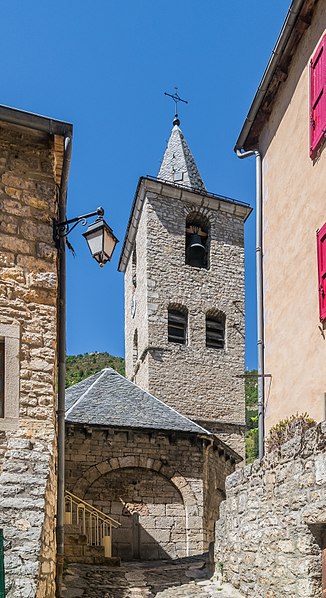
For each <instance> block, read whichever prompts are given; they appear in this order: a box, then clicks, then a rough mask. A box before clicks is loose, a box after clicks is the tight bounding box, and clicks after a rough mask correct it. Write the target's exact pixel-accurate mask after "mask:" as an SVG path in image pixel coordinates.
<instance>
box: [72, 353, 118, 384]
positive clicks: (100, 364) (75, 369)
mask: <svg viewBox="0 0 326 598" xmlns="http://www.w3.org/2000/svg"><path fill="white" fill-rule="evenodd" d="M103 368H113V369H114V370H116V371H117V372H119V374H122V375H123V376H124V373H125V360H124V359H123V357H114V356H113V355H110V354H109V353H98V352H96V353H84V355H67V358H66V370H67V371H66V388H68V386H72V385H73V384H77V382H80V381H81V380H84V378H88V376H91V375H92V374H96V372H99V371H100V370H103Z"/></svg>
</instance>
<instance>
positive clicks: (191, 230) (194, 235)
mask: <svg viewBox="0 0 326 598" xmlns="http://www.w3.org/2000/svg"><path fill="white" fill-rule="evenodd" d="M208 258H209V222H208V220H207V219H206V218H204V217H203V216H202V215H201V214H198V213H193V214H189V215H188V217H187V220H186V264H187V265H188V266H194V267H196V268H208V261H209V260H208Z"/></svg>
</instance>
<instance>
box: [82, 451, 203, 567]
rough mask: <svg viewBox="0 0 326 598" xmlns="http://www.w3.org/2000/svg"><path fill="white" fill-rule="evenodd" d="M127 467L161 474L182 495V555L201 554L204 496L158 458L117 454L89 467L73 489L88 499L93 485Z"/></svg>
mask: <svg viewBox="0 0 326 598" xmlns="http://www.w3.org/2000/svg"><path fill="white" fill-rule="evenodd" d="M128 468H129V469H130V468H135V469H145V470H148V471H149V472H152V473H153V474H155V473H156V474H159V475H160V476H162V477H163V478H165V480H166V481H167V482H169V483H170V484H171V485H172V487H173V488H174V489H175V490H176V491H177V492H178V494H179V495H180V498H181V501H182V504H183V508H184V542H185V544H184V554H183V555H180V556H191V555H193V554H198V552H202V550H203V548H202V544H201V541H200V538H201V537H202V532H203V528H202V526H203V512H202V511H203V509H202V500H201V499H202V497H201V495H200V496H198V497H197V496H196V494H195V493H194V491H193V489H192V488H191V485H190V484H189V482H188V481H187V479H186V478H185V477H184V476H183V475H181V474H180V473H179V472H178V471H176V470H174V469H173V468H171V467H169V466H168V465H165V464H164V463H163V462H162V461H161V460H159V459H152V458H148V457H143V456H138V455H132V456H128V457H115V458H111V459H109V460H108V461H102V462H100V463H98V464H96V465H93V466H91V467H89V469H88V470H87V471H86V472H85V473H84V475H83V476H82V477H81V478H80V479H79V480H78V482H77V484H75V486H74V489H73V492H74V494H76V495H77V496H79V497H80V498H82V499H85V500H87V493H88V491H89V490H90V489H91V486H92V485H93V484H94V483H96V482H97V481H98V480H99V479H100V478H101V477H102V476H105V475H106V474H110V473H112V472H115V471H118V470H123V469H128ZM113 516H114V514H113ZM177 556H178V555H177ZM159 558H162V557H159ZM163 558H166V557H163Z"/></svg>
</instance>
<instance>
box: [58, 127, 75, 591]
mask: <svg viewBox="0 0 326 598" xmlns="http://www.w3.org/2000/svg"><path fill="white" fill-rule="evenodd" d="M71 148H72V138H71V136H66V137H65V152H64V163H63V168H62V174H61V183H60V192H59V222H63V221H64V220H66V199H67V188H68V176H69V167H70V160H71ZM58 335H59V339H58V403H57V418H58V423H57V425H58V430H57V434H58V465H57V467H58V469H57V471H58V487H57V527H56V537H57V578H56V596H57V598H61V595H62V576H63V560H64V514H65V382H66V238H65V237H60V240H59V310H58Z"/></svg>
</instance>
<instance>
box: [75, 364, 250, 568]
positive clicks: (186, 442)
mask: <svg viewBox="0 0 326 598" xmlns="http://www.w3.org/2000/svg"><path fill="white" fill-rule="evenodd" d="M239 461H241V458H240V457H239V455H237V454H236V453H235V452H234V451H233V450H232V449H230V448H229V447H228V446H227V445H225V444H224V443H223V442H222V441H220V440H219V439H217V438H216V437H215V436H214V435H213V434H211V433H210V432H208V431H207V430H205V429H204V428H202V427H200V426H199V425H197V424H196V423H194V422H192V421H191V420H189V419H187V418H186V417H184V416H182V415H180V413H178V412H177V411H176V410H175V409H172V408H171V407H168V406H167V405H165V404H164V403H163V402H162V401H160V400H158V399H156V398H155V397H154V396H152V395H150V394H149V393H147V392H146V391H144V390H142V389H141V388H139V387H138V386H137V385H135V384H134V383H132V382H129V381H128V380H127V379H126V378H124V377H123V376H121V375H120V374H118V373H117V372H116V371H115V370H112V369H111V368H107V369H104V370H102V371H101V372H99V373H97V374H94V375H93V376H90V377H89V378H87V379H86V380H83V381H82V382H80V383H78V384H75V385H74V386H72V387H71V388H69V389H68V390H67V391H66V489H67V490H68V491H70V492H72V493H73V494H74V495H76V496H77V497H79V499H82V500H84V501H86V502H87V504H88V505H91V506H92V507H95V508H97V509H99V510H100V511H102V512H103V513H106V514H107V515H110V516H112V517H113V518H115V519H116V520H117V521H118V522H119V523H120V525H121V527H118V528H117V529H114V530H113V533H112V538H113V556H118V557H121V558H123V559H124V560H131V559H144V560H146V559H147V560H149V559H162V558H165V559H166V558H182V557H185V556H192V555H195V554H201V553H203V552H205V551H207V550H208V547H209V544H210V543H211V542H212V541H213V540H214V527H215V522H216V519H217V517H218V509H219V504H220V502H221V500H222V499H223V497H224V496H225V478H226V476H227V475H229V474H230V473H232V472H233V471H234V468H235V465H236V463H238V462H239ZM85 555H86V557H87V551H86V552H85Z"/></svg>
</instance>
